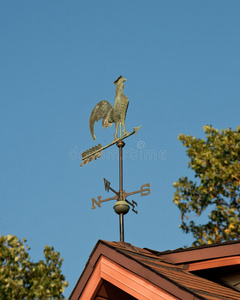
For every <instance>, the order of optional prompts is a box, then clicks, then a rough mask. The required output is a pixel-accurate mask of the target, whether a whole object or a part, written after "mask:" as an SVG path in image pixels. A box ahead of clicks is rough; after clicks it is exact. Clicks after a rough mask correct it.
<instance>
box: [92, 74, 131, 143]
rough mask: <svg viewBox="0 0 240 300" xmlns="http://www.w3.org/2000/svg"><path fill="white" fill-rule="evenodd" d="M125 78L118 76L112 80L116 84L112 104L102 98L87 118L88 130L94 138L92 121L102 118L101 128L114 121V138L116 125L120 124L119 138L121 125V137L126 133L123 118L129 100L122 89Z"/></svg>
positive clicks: (116, 130)
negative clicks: (88, 118)
mask: <svg viewBox="0 0 240 300" xmlns="http://www.w3.org/2000/svg"><path fill="white" fill-rule="evenodd" d="M126 80H127V79H125V78H123V77H122V76H119V77H118V79H117V80H116V81H114V84H115V85H116V94H115V101H114V104H113V107H112V105H111V104H110V103H109V102H108V101H107V100H103V101H101V102H99V103H98V104H97V105H96V106H95V107H94V109H93V111H92V113H91V116H90V120H89V127H90V132H91V135H92V138H93V139H94V140H96V136H95V134H94V123H95V122H96V121H97V122H98V121H99V120H100V119H102V126H103V128H106V127H109V126H112V124H113V123H115V134H114V137H115V140H116V139H118V137H117V132H118V126H119V125H120V138H121V125H122V126H123V134H124V135H123V137H124V136H126V135H127V134H128V132H126V127H125V118H126V113H127V108H128V103H129V100H128V98H127V97H126V96H125V95H124V94H123V89H124V82H125V81H126Z"/></svg>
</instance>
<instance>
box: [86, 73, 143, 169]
mask: <svg viewBox="0 0 240 300" xmlns="http://www.w3.org/2000/svg"><path fill="white" fill-rule="evenodd" d="M126 80H127V79H125V78H123V76H119V77H118V79H117V80H115V81H114V84H115V85H116V93H115V101H114V104H113V106H112V105H111V104H110V103H109V102H108V101H107V100H103V101H100V102H99V103H98V104H97V105H96V106H95V107H94V109H93V111H92V113H91V116H90V119H89V128H90V132H91V135H92V138H93V139H94V140H96V136H95V134H94V124H95V122H98V121H99V120H101V119H102V126H103V128H107V127H109V126H112V124H113V123H115V134H114V141H113V142H112V143H110V144H108V145H106V146H104V147H103V146H102V145H101V144H98V145H97V146H94V147H92V148H91V149H88V150H86V151H84V152H83V153H82V154H81V155H82V164H81V167H82V166H84V165H86V164H87V163H89V162H91V161H93V160H94V159H97V158H99V157H101V155H102V151H103V150H104V149H106V148H108V147H110V146H112V145H114V144H117V142H118V141H119V140H123V139H125V138H127V137H129V136H131V135H132V134H136V133H137V131H138V130H139V128H140V127H141V126H139V127H133V131H132V132H130V133H128V132H127V131H126V126H125V118H126V113H127V108H128V103H129V100H128V98H127V97H126V96H125V95H124V94H123V89H124V82H125V81H126ZM121 126H123V131H122V132H123V136H122V134H121V133H122V132H121ZM118 128H119V137H118Z"/></svg>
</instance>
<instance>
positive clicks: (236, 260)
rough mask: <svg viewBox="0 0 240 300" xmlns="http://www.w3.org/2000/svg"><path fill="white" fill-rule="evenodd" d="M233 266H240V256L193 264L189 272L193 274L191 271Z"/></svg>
mask: <svg viewBox="0 0 240 300" xmlns="http://www.w3.org/2000/svg"><path fill="white" fill-rule="evenodd" d="M233 265H240V256H234V257H224V258H218V259H213V260H205V261H200V262H196V263H191V264H189V266H188V271H189V272H191V271H198V270H205V269H213V268H219V267H226V266H233Z"/></svg>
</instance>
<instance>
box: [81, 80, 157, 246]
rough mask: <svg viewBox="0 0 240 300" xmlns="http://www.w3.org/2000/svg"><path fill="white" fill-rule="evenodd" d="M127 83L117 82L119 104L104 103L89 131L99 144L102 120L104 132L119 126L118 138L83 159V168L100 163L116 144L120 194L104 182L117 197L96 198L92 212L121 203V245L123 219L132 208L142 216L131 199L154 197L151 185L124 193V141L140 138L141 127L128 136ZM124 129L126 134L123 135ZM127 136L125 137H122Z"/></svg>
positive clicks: (93, 116) (96, 110) (95, 112)
mask: <svg viewBox="0 0 240 300" xmlns="http://www.w3.org/2000/svg"><path fill="white" fill-rule="evenodd" d="M126 80H127V79H125V78H123V77H122V76H120V77H118V79H117V80H116V81H114V84H115V85H116V93H115V101H114V104H113V106H112V105H111V104H110V103H109V102H108V101H107V100H103V101H100V102H99V103H98V104H97V105H96V106H95V107H94V109H93V111H92V113H91V116H90V120H89V128H90V132H91V135H92V138H93V140H96V136H95V134H94V124H95V122H98V121H99V120H100V119H102V126H103V128H107V127H109V126H112V124H113V123H115V134H114V141H113V142H112V143H110V144H108V145H106V146H104V147H103V146H102V145H101V144H98V145H97V146H94V147H92V148H90V149H88V150H86V151H84V152H83V153H82V154H81V156H82V163H81V167H82V166H84V165H86V164H87V163H89V162H91V161H93V160H94V159H97V158H99V157H101V155H102V151H103V150H104V149H106V148H109V147H111V146H112V145H114V144H116V145H117V147H118V148H119V191H115V190H114V189H113V188H112V187H110V182H109V181H107V180H106V179H105V178H103V180H104V186H105V190H106V191H107V192H109V190H111V191H112V192H114V193H115V196H114V197H110V198H107V199H103V200H102V196H98V197H97V199H98V201H97V200H96V199H94V198H92V199H91V200H92V209H95V208H96V206H95V204H96V205H97V206H98V207H101V204H102V203H103V202H107V201H110V200H117V202H116V203H115V205H114V210H115V212H116V213H117V214H118V215H119V222H120V241H122V242H124V219H123V216H124V215H125V214H127V213H128V211H129V208H130V206H129V205H131V206H132V211H133V212H135V213H138V212H137V210H135V206H137V202H135V201H134V200H132V202H130V201H129V200H128V199H127V197H128V196H130V195H133V194H138V193H141V197H142V196H147V195H149V194H150V192H151V190H150V186H151V185H150V183H147V184H143V185H142V186H141V188H140V190H138V191H134V192H130V193H126V192H125V190H123V157H122V149H123V147H124V145H125V143H124V141H123V140H124V139H126V138H128V137H129V136H131V135H133V134H135V135H136V134H137V132H138V130H139V129H140V127H141V126H139V127H133V131H132V132H130V133H128V132H127V131H126V127H125V118H126V113H127V108H128V103H129V100H128V98H127V97H126V96H125V95H124V94H123V89H124V82H125V81H126ZM121 126H123V131H122V132H121ZM118 128H119V137H118ZM122 133H123V136H122Z"/></svg>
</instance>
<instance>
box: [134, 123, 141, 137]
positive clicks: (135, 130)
mask: <svg viewBox="0 0 240 300" xmlns="http://www.w3.org/2000/svg"><path fill="white" fill-rule="evenodd" d="M141 127H142V125H141V126H138V127H133V130H134V135H136V134H137V132H138V130H139V129H140V128H141Z"/></svg>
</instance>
